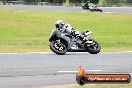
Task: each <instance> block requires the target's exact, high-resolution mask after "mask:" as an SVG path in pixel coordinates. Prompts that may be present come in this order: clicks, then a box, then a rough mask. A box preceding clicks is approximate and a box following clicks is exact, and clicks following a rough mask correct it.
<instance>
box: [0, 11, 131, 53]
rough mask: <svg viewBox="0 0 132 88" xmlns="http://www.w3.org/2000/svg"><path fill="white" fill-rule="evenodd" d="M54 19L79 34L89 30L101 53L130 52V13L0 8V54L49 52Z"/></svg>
mask: <svg viewBox="0 0 132 88" xmlns="http://www.w3.org/2000/svg"><path fill="white" fill-rule="evenodd" d="M57 19H62V20H64V21H65V22H66V23H70V24H71V25H72V26H73V27H74V28H75V29H77V30H79V31H80V32H82V31H85V30H86V29H89V28H90V29H91V30H92V31H93V35H92V38H94V39H96V40H97V41H99V42H100V44H101V47H102V51H121V50H122V51H125V50H132V15H130V14H108V13H88V12H68V11H42V10H41V11H39V10H34V11H33V10H17V9H0V52H31V51H32V52H33V51H50V49H49V46H48V45H49V42H48V39H49V35H50V32H51V30H52V29H53V28H54V23H55V22H56V20H57Z"/></svg>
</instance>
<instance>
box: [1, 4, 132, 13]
mask: <svg viewBox="0 0 132 88" xmlns="http://www.w3.org/2000/svg"><path fill="white" fill-rule="evenodd" d="M0 8H16V9H25V10H26V9H31V10H54V11H57V10H60V11H87V10H83V9H82V8H81V7H65V6H31V5H30V6H28V5H0ZM102 10H103V12H112V13H129V14H132V7H102Z"/></svg>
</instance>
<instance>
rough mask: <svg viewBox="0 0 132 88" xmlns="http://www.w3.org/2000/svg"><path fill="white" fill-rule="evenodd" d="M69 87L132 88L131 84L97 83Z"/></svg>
mask: <svg viewBox="0 0 132 88" xmlns="http://www.w3.org/2000/svg"><path fill="white" fill-rule="evenodd" d="M71 88H132V84H98V85H84V86H73V87H71Z"/></svg>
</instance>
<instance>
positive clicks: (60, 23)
mask: <svg viewBox="0 0 132 88" xmlns="http://www.w3.org/2000/svg"><path fill="white" fill-rule="evenodd" d="M63 25H64V22H63V21H62V20H57V21H56V23H55V26H56V28H59V29H60V28H62V27H63Z"/></svg>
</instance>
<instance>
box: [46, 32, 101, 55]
mask: <svg viewBox="0 0 132 88" xmlns="http://www.w3.org/2000/svg"><path fill="white" fill-rule="evenodd" d="M91 34H92V31H85V32H83V33H82V34H81V36H80V35H78V33H77V34H76V33H75V32H73V33H72V34H67V33H62V32H61V31H60V30H58V29H54V30H52V32H51V35H50V39H49V42H50V49H51V50H52V51H53V52H54V53H56V54H58V55H63V54H65V53H66V52H89V53H91V54H97V53H99V52H100V49H101V47H100V45H99V43H98V42H97V41H95V40H94V39H89V38H90V36H91Z"/></svg>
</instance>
